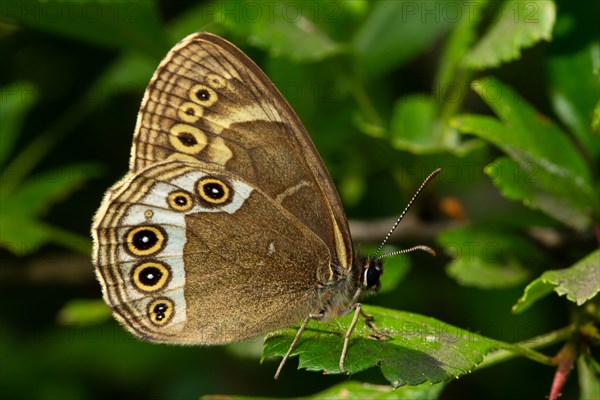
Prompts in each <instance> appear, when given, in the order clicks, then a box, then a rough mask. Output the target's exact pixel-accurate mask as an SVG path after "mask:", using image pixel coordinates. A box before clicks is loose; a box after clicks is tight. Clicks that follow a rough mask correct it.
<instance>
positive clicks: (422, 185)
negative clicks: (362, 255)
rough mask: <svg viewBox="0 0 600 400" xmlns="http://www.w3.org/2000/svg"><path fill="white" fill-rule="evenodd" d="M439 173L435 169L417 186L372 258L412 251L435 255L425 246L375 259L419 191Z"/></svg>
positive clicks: (438, 169) (394, 253) (438, 170)
mask: <svg viewBox="0 0 600 400" xmlns="http://www.w3.org/2000/svg"><path fill="white" fill-rule="evenodd" d="M441 171H442V169H441V168H436V170H435V171H433V172H432V173H430V174H429V176H428V177H427V178H425V180H424V181H423V183H421V186H419V188H418V189H417V191H416V193H415V194H414V195H413V197H412V199H410V201H409V202H408V204H407V205H406V207H405V208H404V211H402V214H400V216H399V217H398V219H397V220H396V222H395V223H394V225H393V226H392V229H390V231H389V232H388V234H387V235H386V236H385V239H383V242H381V244H380V245H379V247H378V248H377V251H376V252H375V254H373V258H376V259H378V260H380V259H382V258H383V257H388V256H392V255H397V254H404V253H409V252H411V251H414V250H423V251H426V252H428V253H430V254H433V255H435V251H433V249H431V248H430V247H427V246H415V247H411V248H410V249H405V250H398V251H394V252H392V253H389V254H384V255H382V256H379V257H377V254H379V252H380V251H381V249H382V248H383V246H385V244H386V243H387V241H388V239H389V238H390V236H392V233H394V231H395V230H396V228H397V227H398V224H399V223H400V221H402V219H403V218H404V216H405V215H406V213H407V212H408V209H409V208H410V206H412V204H413V203H414V202H415V199H416V198H417V196H419V194H420V193H421V191H422V190H423V188H424V187H425V186H426V185H427V184H428V183H429V181H431V180H432V179H433V178H435V176H436V175H437V174H439V173H440V172H441Z"/></svg>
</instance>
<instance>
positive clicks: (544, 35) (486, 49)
mask: <svg viewBox="0 0 600 400" xmlns="http://www.w3.org/2000/svg"><path fill="white" fill-rule="evenodd" d="M555 19H556V5H555V4H554V2H553V1H550V0H532V1H521V0H511V1H507V2H505V3H504V4H503V6H502V7H501V8H500V9H499V10H498V19H497V20H496V21H495V22H494V24H493V25H492V26H491V27H490V29H489V30H488V31H487V32H486V34H485V35H484V36H483V37H482V38H481V40H480V41H479V42H478V43H477V44H476V45H475V46H474V47H473V48H472V49H471V50H470V51H469V52H468V53H467V54H466V56H465V59H464V64H465V65H466V66H467V67H470V68H474V69H486V68H492V67H497V66H499V65H500V64H502V63H505V62H508V61H512V60H516V59H517V58H519V57H520V56H521V50H522V49H524V48H527V47H531V46H533V45H534V44H536V43H538V42H539V41H541V40H546V41H550V40H551V39H552V28H553V27H554V22H555Z"/></svg>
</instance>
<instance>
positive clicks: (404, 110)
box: [390, 94, 444, 153]
mask: <svg viewBox="0 0 600 400" xmlns="http://www.w3.org/2000/svg"><path fill="white" fill-rule="evenodd" d="M435 114H436V105H435V103H434V101H433V99H432V98H431V97H429V96H428V95H417V94H415V95H410V96H405V97H402V98H400V99H399V100H398V101H397V102H396V104H395V105H394V111H393V113H392V119H391V122H390V139H391V142H392V146H394V147H396V148H398V149H402V150H408V151H411V152H413V153H424V152H429V151H440V150H441V149H443V148H444V143H443V140H442V138H440V137H437V136H438V135H436V132H437V131H436V130H435V129H434V122H435Z"/></svg>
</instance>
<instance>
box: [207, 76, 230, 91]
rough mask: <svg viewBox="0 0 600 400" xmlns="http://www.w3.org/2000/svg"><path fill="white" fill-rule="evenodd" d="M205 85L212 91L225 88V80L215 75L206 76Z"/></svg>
mask: <svg viewBox="0 0 600 400" xmlns="http://www.w3.org/2000/svg"><path fill="white" fill-rule="evenodd" d="M206 83H208V84H209V85H210V87H212V88H213V89H222V88H224V87H225V85H226V83H225V79H224V78H223V77H221V76H219V75H217V74H208V75H207V76H206Z"/></svg>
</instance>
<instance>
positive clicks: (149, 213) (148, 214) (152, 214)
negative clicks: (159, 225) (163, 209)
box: [144, 210, 154, 219]
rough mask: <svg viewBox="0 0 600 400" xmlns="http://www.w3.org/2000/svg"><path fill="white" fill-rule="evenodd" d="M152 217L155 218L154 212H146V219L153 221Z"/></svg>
mask: <svg viewBox="0 0 600 400" xmlns="http://www.w3.org/2000/svg"><path fill="white" fill-rule="evenodd" d="M152 217H154V211H152V210H146V211H144V218H146V219H152Z"/></svg>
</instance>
